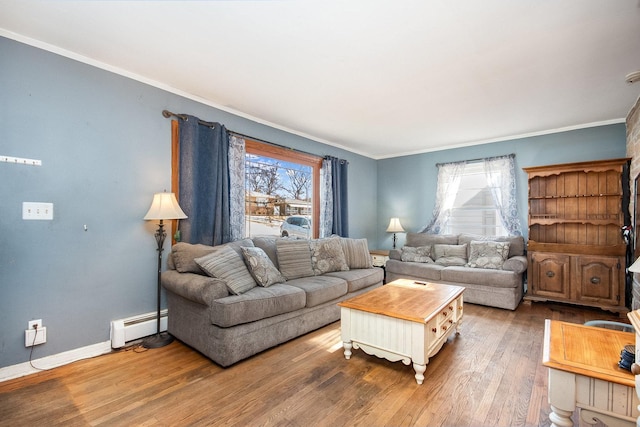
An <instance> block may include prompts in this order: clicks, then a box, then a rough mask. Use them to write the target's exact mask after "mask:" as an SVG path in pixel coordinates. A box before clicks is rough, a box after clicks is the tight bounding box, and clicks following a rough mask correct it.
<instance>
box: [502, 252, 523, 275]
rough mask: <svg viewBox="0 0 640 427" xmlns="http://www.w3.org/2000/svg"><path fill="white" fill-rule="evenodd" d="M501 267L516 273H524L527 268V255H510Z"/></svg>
mask: <svg viewBox="0 0 640 427" xmlns="http://www.w3.org/2000/svg"><path fill="white" fill-rule="evenodd" d="M502 269H503V270H508V271H514V272H516V273H524V272H525V271H526V270H527V257H526V256H524V255H516V256H512V257H511V258H509V259H507V260H506V261H505V262H504V264H502Z"/></svg>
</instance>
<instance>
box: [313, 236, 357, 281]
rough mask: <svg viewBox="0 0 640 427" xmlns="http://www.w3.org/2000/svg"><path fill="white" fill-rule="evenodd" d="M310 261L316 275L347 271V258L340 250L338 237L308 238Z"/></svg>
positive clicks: (340, 245)
mask: <svg viewBox="0 0 640 427" xmlns="http://www.w3.org/2000/svg"><path fill="white" fill-rule="evenodd" d="M309 247H310V248H311V263H312V265H313V272H314V273H315V275H316V276H319V275H321V274H324V273H330V272H332V271H347V270H349V266H348V265H347V259H346V258H345V256H344V251H343V250H342V244H341V243H340V238H337V237H329V238H327V239H318V240H310V241H309Z"/></svg>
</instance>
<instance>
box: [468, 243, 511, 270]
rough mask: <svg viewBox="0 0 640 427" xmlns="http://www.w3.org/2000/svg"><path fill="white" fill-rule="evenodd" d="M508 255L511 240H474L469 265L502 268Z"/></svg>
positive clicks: (471, 245) (471, 244)
mask: <svg viewBox="0 0 640 427" xmlns="http://www.w3.org/2000/svg"><path fill="white" fill-rule="evenodd" d="M508 257H509V242H495V241H478V240H472V241H471V243H470V253H469V263H468V264H467V267H472V268H490V269H493V270H501V269H502V265H503V264H504V261H505V260H506V259H507V258H508Z"/></svg>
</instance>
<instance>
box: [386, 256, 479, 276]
mask: <svg viewBox="0 0 640 427" xmlns="http://www.w3.org/2000/svg"><path fill="white" fill-rule="evenodd" d="M444 268H445V267H444V266H442V265H439V264H427V263H423V262H405V261H397V260H392V259H390V260H388V261H387V270H388V271H393V273H394V275H395V276H409V277H417V278H420V279H422V280H436V281H438V280H440V277H441V274H440V273H441V272H442V270H443V269H444ZM476 274H477V273H476Z"/></svg>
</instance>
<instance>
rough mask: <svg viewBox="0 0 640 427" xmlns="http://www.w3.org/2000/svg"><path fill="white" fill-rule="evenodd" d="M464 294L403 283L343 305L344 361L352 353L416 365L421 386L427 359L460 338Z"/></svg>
mask: <svg viewBox="0 0 640 427" xmlns="http://www.w3.org/2000/svg"><path fill="white" fill-rule="evenodd" d="M463 292H464V288H463V287H460V286H452V285H443V284H436V283H428V282H414V281H413V280H406V279H399V280H395V281H393V282H391V283H388V284H386V285H384V286H382V287H380V288H376V289H374V290H372V291H370V292H366V293H364V294H361V295H358V296H356V297H354V298H351V299H348V300H345V301H343V302H341V303H339V304H338V305H339V306H340V307H341V316H340V322H341V332H342V342H343V346H344V357H345V358H346V359H349V358H351V349H352V348H354V349H362V350H363V351H364V352H365V353H367V354H370V355H375V356H378V357H381V358H384V359H387V360H389V361H391V362H397V361H402V363H404V364H405V365H409V363H411V362H413V369H414V370H415V371H416V375H415V378H416V381H417V382H418V384H422V382H423V381H424V372H425V370H426V369H427V363H429V358H431V357H433V356H434V355H435V354H436V353H438V351H440V349H441V348H442V346H443V345H444V343H445V342H446V340H447V339H448V338H449V336H450V335H451V334H453V333H454V332H456V333H458V332H459V327H460V322H461V320H462V314H463V303H462V293H463Z"/></svg>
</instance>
